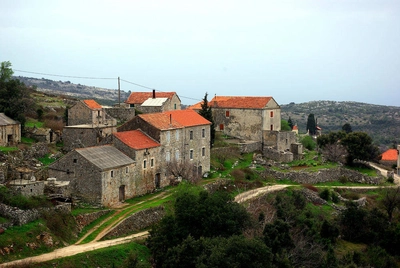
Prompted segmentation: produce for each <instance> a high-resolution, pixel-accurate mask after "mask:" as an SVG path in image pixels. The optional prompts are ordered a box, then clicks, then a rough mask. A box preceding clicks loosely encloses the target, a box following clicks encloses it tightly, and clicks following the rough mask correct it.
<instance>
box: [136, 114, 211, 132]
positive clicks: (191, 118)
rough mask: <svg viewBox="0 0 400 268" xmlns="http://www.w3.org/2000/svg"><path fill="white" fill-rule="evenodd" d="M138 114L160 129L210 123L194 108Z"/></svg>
mask: <svg viewBox="0 0 400 268" xmlns="http://www.w3.org/2000/svg"><path fill="white" fill-rule="evenodd" d="M138 116H139V117H141V118H142V119H143V120H145V121H146V122H148V123H149V124H151V125H153V126H154V127H156V128H158V129H161V130H166V129H171V128H183V127H192V126H201V125H209V124H211V122H210V121H208V120H207V119H205V118H204V117H202V116H201V115H199V114H198V113H197V112H195V111H194V110H174V111H167V112H163V113H152V114H140V115H138Z"/></svg>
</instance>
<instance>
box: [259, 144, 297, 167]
mask: <svg viewBox="0 0 400 268" xmlns="http://www.w3.org/2000/svg"><path fill="white" fill-rule="evenodd" d="M263 155H264V156H265V157H267V158H269V159H272V160H274V161H278V162H283V163H289V162H292V161H293V153H291V152H288V151H285V152H283V151H278V150H276V149H274V148H272V147H264V149H263Z"/></svg>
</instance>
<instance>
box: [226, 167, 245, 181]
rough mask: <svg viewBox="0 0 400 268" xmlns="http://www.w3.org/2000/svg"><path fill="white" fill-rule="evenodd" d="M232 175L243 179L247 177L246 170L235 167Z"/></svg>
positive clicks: (236, 178)
mask: <svg viewBox="0 0 400 268" xmlns="http://www.w3.org/2000/svg"><path fill="white" fill-rule="evenodd" d="M230 175H231V176H232V177H233V178H234V179H235V180H243V179H244V178H245V175H246V174H245V172H244V171H243V170H242V169H234V170H232V171H231V172H230Z"/></svg>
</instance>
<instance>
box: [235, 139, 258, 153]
mask: <svg viewBox="0 0 400 268" xmlns="http://www.w3.org/2000/svg"><path fill="white" fill-rule="evenodd" d="M238 145H239V149H240V152H241V153H252V152H257V151H261V150H262V145H261V142H258V141H255V142H243V143H241V142H239V143H238Z"/></svg>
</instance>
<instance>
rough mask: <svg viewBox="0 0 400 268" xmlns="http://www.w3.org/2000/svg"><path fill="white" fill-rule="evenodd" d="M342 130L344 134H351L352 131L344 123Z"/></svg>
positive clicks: (347, 124) (348, 125) (349, 126)
mask: <svg viewBox="0 0 400 268" xmlns="http://www.w3.org/2000/svg"><path fill="white" fill-rule="evenodd" d="M342 130H343V131H344V132H346V133H347V134H348V133H350V132H353V130H352V129H351V125H350V124H349V123H346V124H344V125H343V126H342Z"/></svg>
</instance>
